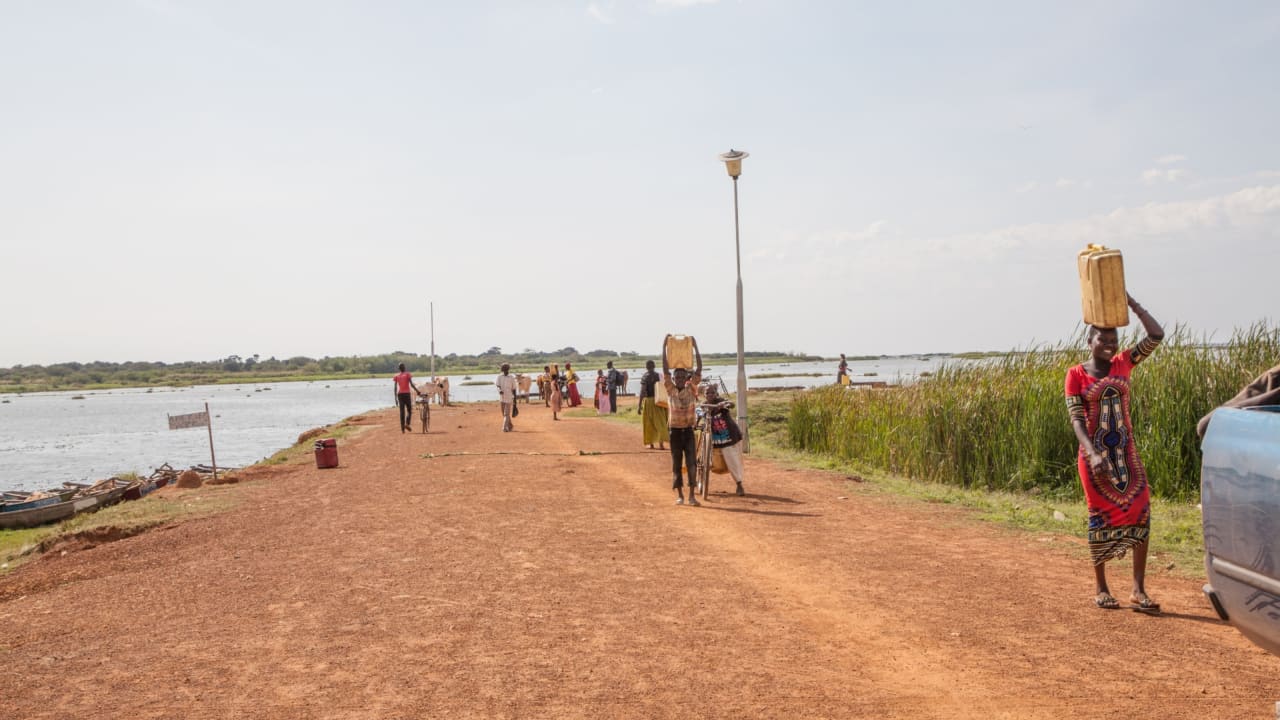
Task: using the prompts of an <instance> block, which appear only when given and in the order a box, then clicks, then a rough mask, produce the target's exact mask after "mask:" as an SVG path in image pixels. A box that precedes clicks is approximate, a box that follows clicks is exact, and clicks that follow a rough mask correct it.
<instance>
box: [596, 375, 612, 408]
mask: <svg viewBox="0 0 1280 720" xmlns="http://www.w3.org/2000/svg"><path fill="white" fill-rule="evenodd" d="M612 410H613V403H611V402H609V380H608V378H606V377H605V376H604V371H603V370H597V371H596V413H598V414H600V415H608V414H609V413H610V412H612Z"/></svg>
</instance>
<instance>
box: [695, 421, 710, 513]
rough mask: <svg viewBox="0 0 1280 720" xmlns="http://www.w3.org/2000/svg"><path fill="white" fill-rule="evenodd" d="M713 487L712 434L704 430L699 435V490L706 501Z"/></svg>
mask: <svg viewBox="0 0 1280 720" xmlns="http://www.w3.org/2000/svg"><path fill="white" fill-rule="evenodd" d="M710 487H711V433H710V432H707V430H706V429H705V428H704V429H703V431H702V433H701V434H699V435H698V488H699V492H701V493H702V498H703V499H704V500H705V499H706V497H707V493H708V492H709V491H710Z"/></svg>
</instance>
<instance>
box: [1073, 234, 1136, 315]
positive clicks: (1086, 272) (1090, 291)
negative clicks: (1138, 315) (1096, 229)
mask: <svg viewBox="0 0 1280 720" xmlns="http://www.w3.org/2000/svg"><path fill="white" fill-rule="evenodd" d="M1077 264H1078V265H1079V269H1080V304H1081V306H1082V308H1083V310H1084V321H1085V324H1087V325H1097V326H1098V327H1107V328H1118V327H1124V326H1125V325H1128V324H1129V298H1128V296H1127V295H1126V294H1125V289H1124V257H1123V256H1122V255H1121V254H1120V251H1119V250H1116V249H1114V248H1106V247H1104V246H1102V245H1093V244H1090V245H1089V246H1088V247H1086V248H1085V249H1084V250H1081V251H1080V255H1079V256H1078V258H1077Z"/></svg>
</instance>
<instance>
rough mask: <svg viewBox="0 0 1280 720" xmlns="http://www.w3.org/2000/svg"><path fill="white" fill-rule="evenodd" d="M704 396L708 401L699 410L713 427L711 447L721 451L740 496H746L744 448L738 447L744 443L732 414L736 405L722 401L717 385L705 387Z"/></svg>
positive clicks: (703, 387) (711, 384)
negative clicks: (743, 479) (743, 476)
mask: <svg viewBox="0 0 1280 720" xmlns="http://www.w3.org/2000/svg"><path fill="white" fill-rule="evenodd" d="M702 394H703V395H704V396H705V397H706V400H705V401H704V402H703V403H702V404H701V405H699V406H698V409H699V410H700V411H701V412H704V413H706V416H707V423H708V424H709V425H710V426H711V447H713V448H715V449H716V450H719V451H720V456H721V457H723V458H724V464H725V466H726V467H728V468H729V474H730V475H732V476H733V481H734V482H735V483H737V485H738V489H737V493H738V495H739V496H741V495H745V494H746V491H744V490H743V489H742V475H743V464H742V448H741V447H740V446H739V445H738V443H740V442H742V430H741V429H740V428H739V427H738V423H736V422H734V420H733V415H732V414H731V413H730V411H731V410H733V407H734V405H733V403H732V402H731V401H729V400H722V399H720V391H719V390H717V389H716V386H715V383H707V384H706V385H703V386H702Z"/></svg>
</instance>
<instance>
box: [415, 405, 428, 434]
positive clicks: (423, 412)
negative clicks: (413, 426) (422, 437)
mask: <svg viewBox="0 0 1280 720" xmlns="http://www.w3.org/2000/svg"><path fill="white" fill-rule="evenodd" d="M418 415H419V416H420V417H421V418H422V432H426V431H427V428H429V427H431V406H430V405H428V404H427V403H422V409H421V410H420V411H419V412H418Z"/></svg>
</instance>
